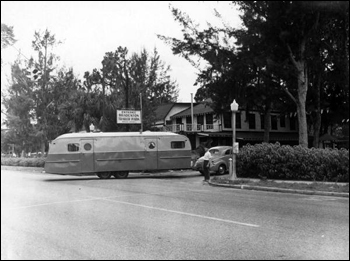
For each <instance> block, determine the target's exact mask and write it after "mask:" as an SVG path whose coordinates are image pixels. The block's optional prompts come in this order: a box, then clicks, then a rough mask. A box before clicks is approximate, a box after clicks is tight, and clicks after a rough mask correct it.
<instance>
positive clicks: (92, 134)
mask: <svg viewBox="0 0 350 261" xmlns="http://www.w3.org/2000/svg"><path fill="white" fill-rule="evenodd" d="M154 136H179V134H176V133H173V132H151V131H144V132H142V133H140V132H84V133H67V134H63V135H60V136H58V137H57V138H56V139H61V138H94V137H154Z"/></svg>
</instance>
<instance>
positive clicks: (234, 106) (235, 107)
mask: <svg viewBox="0 0 350 261" xmlns="http://www.w3.org/2000/svg"><path fill="white" fill-rule="evenodd" d="M231 111H232V123H231V124H232V169H230V177H231V179H232V180H235V179H236V178H237V175H236V154H235V144H236V112H237V111H238V103H237V102H236V100H233V102H232V103H231Z"/></svg>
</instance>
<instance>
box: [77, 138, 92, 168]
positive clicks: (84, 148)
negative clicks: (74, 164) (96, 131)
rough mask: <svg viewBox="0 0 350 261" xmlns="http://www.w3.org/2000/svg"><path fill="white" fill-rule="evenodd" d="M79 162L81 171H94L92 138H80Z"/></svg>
mask: <svg viewBox="0 0 350 261" xmlns="http://www.w3.org/2000/svg"><path fill="white" fill-rule="evenodd" d="M80 147H81V153H80V163H81V165H80V166H81V173H87V172H94V170H95V168H94V162H95V161H94V140H93V139H83V140H80Z"/></svg>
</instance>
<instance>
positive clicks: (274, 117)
mask: <svg viewBox="0 0 350 261" xmlns="http://www.w3.org/2000/svg"><path fill="white" fill-rule="evenodd" d="M271 129H272V130H277V115H271Z"/></svg>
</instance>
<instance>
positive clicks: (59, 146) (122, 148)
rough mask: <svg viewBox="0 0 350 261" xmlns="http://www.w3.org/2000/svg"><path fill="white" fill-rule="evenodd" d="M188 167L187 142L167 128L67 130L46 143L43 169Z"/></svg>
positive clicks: (124, 171)
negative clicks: (98, 131) (72, 131)
mask: <svg viewBox="0 0 350 261" xmlns="http://www.w3.org/2000/svg"><path fill="white" fill-rule="evenodd" d="M188 168H191V144H190V141H189V139H188V138H187V137H186V136H183V135H179V134H175V133H170V132H149V131H146V132H143V133H140V132H106V133H101V132H100V133H70V134H63V135H61V136H59V137H57V138H56V139H55V140H53V141H52V142H51V143H50V147H49V153H48V156H47V159H46V162H45V172H46V173H53V174H67V175H69V174H75V175H77V174H96V175H97V176H98V177H100V178H102V179H107V178H110V177H111V176H114V177H116V178H126V177H127V176H128V174H129V171H143V170H163V169H164V170H166V169H188Z"/></svg>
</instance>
